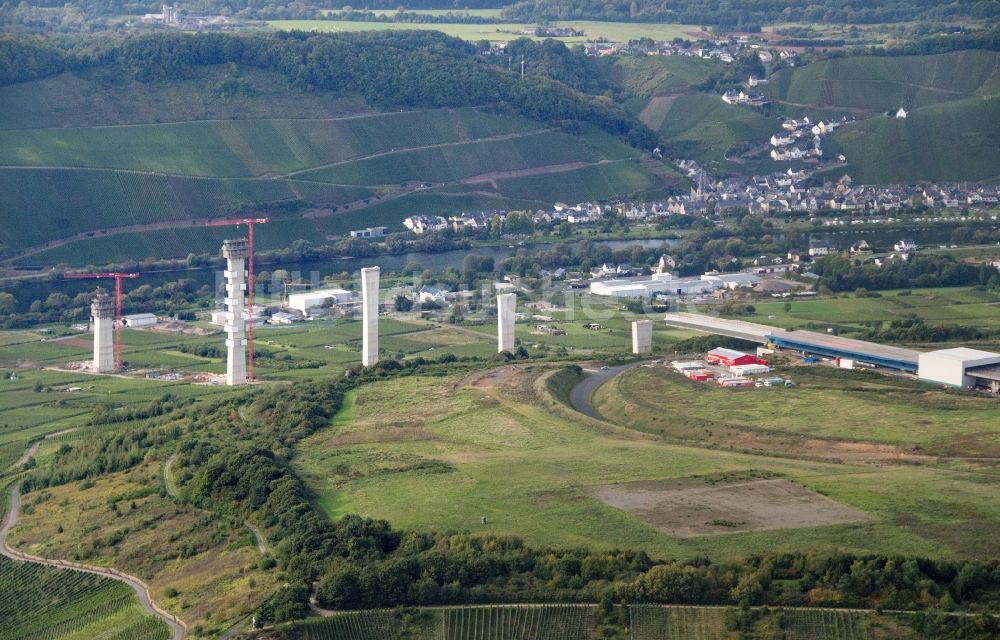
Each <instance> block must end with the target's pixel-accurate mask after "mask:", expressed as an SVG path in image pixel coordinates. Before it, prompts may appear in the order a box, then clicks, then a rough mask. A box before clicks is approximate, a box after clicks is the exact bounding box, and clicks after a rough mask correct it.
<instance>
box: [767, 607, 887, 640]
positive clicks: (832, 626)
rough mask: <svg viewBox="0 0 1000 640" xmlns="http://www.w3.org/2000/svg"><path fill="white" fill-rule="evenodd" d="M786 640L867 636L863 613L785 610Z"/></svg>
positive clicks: (843, 639)
mask: <svg viewBox="0 0 1000 640" xmlns="http://www.w3.org/2000/svg"><path fill="white" fill-rule="evenodd" d="M785 619H786V621H787V622H786V625H785V629H784V631H785V637H786V638H787V639H788V640H810V638H825V639H827V640H859V639H861V638H868V637H869V633H868V631H867V628H868V627H867V624H866V621H865V614H863V613H862V612H860V611H828V610H813V611H809V610H804V609H799V610H796V611H786V612H785Z"/></svg>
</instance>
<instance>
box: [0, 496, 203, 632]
mask: <svg viewBox="0 0 1000 640" xmlns="http://www.w3.org/2000/svg"><path fill="white" fill-rule="evenodd" d="M20 508H21V492H20V485H19V484H15V485H14V486H13V487H11V489H10V509H9V510H8V511H7V513H6V514H5V516H4V520H3V525H2V526H0V553H2V554H3V555H5V556H7V557H8V558H10V559H11V560H17V561H21V562H33V563H35V564H44V565H48V566H51V567H58V568H60V569H72V570H74V571H80V572H83V573H92V574H95V575H99V576H103V577H105V578H111V579H112V580H118V581H119V582H124V583H125V584H127V585H128V586H130V587H132V590H133V591H135V595H136V596H138V598H139V604H141V605H142V607H143V608H144V609H145V610H146V611H148V612H149V613H151V614H153V615H154V616H156V617H157V618H160V619H161V620H163V621H164V622H166V623H167V625H168V626H169V627H170V628H171V630H173V633H174V636H173V637H174V640H183V638H184V626H183V624H182V623H181V622H180V620H178V619H177V618H176V617H175V616H172V615H170V614H169V613H167V612H165V611H163V610H162V609H160V608H159V607H157V606H156V605H155V604H153V601H152V599H151V598H150V597H149V587H148V586H147V585H146V583H145V582H143V581H142V580H140V579H138V578H136V577H135V576H130V575H128V574H127V573H122V572H120V571H117V570H115V569H102V568H98V567H89V566H86V565H81V564H78V563H76V562H67V561H64V560H47V559H45V558H39V557H38V556H33V555H30V554H27V553H22V552H20V551H18V550H17V549H14V548H12V547H11V546H10V545H8V544H7V534H8V533H9V532H10V530H11V529H12V528H13V527H14V525H15V524H17V512H18V510H20Z"/></svg>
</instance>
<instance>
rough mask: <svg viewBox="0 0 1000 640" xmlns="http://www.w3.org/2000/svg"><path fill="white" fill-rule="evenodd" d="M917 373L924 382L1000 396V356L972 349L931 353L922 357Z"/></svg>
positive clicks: (964, 348) (965, 348)
mask: <svg viewBox="0 0 1000 640" xmlns="http://www.w3.org/2000/svg"><path fill="white" fill-rule="evenodd" d="M917 371H918V373H917V376H918V377H919V378H920V379H921V380H923V381H924V382H932V383H936V384H946V385H949V386H952V387H958V388H961V389H973V388H975V387H985V388H987V389H989V390H990V391H992V392H993V393H1000V353H992V352H990V351H980V350H979V349H970V348H968V347H956V348H954V349H940V350H938V351H929V352H927V353H921V354H920V356H919V360H918V369H917Z"/></svg>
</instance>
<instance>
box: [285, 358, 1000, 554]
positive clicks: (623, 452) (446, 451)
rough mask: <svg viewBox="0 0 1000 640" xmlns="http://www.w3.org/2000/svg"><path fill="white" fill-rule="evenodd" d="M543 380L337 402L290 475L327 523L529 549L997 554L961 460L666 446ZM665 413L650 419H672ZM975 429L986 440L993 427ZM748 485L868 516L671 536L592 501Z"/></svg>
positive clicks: (976, 485)
mask: <svg viewBox="0 0 1000 640" xmlns="http://www.w3.org/2000/svg"><path fill="white" fill-rule="evenodd" d="M525 367H527V368H525ZM544 373H545V371H544V367H542V368H539V367H532V365H523V366H522V367H513V368H507V369H501V370H499V371H497V372H495V373H493V374H491V375H489V376H485V377H482V378H479V377H477V376H471V377H468V378H463V377H449V378H440V377H408V378H403V379H397V380H392V381H386V382H381V383H376V384H373V385H370V386H366V387H364V388H362V389H359V390H358V391H357V392H356V396H355V397H354V399H353V401H352V402H351V403H350V404H349V409H347V410H348V411H349V412H350V416H349V418H347V417H345V418H344V419H342V420H335V422H334V424H335V425H336V427H335V428H333V429H330V430H325V431H323V432H320V433H318V434H316V435H314V436H312V437H310V438H308V439H306V440H305V441H303V442H302V443H301V444H300V445H299V446H298V447H297V454H296V457H295V459H294V461H293V465H294V466H295V468H296V470H297V471H298V472H299V473H300V474H301V476H302V477H303V479H304V480H305V481H306V483H307V485H308V486H309V487H310V489H312V490H313V491H314V492H315V495H316V496H317V501H318V503H319V505H320V506H324V507H326V508H327V510H328V512H329V513H331V515H332V514H334V513H336V514H342V513H360V514H362V515H366V516H371V517H376V518H386V519H387V520H389V521H390V522H392V523H393V524H394V525H397V526H400V527H402V528H412V529H434V530H449V529H453V530H458V531H462V530H471V531H489V532H491V533H498V534H510V535H517V536H520V537H522V538H524V539H525V540H526V542H528V543H529V544H533V545H534V544H537V545H558V546H570V547H572V546H587V547H591V548H596V549H608V548H636V549H642V550H645V551H646V552H648V553H650V555H652V556H654V557H661V558H677V557H691V556H693V555H695V554H699V553H700V554H705V555H707V556H708V557H710V558H713V559H727V558H735V557H743V556H745V555H746V554H748V553H750V554H752V553H774V552H781V551H803V550H816V551H831V550H835V549H836V550H841V551H853V552H861V553H867V552H870V553H881V552H885V553H902V554H918V555H929V556H935V557H942V556H943V557H969V556H971V557H988V556H989V555H990V554H995V553H996V552H997V549H996V548H995V545H993V543H992V542H990V536H989V535H988V534H987V533H986V532H987V531H989V530H991V528H992V527H995V526H996V523H997V521H998V520H1000V510H998V509H994V508H993V506H991V505H992V501H991V500H990V499H989V498H988V496H989V495H991V494H992V493H993V492H994V491H995V488H996V485H995V481H994V480H993V479H992V476H991V475H990V474H989V473H986V472H984V470H982V469H980V468H979V467H978V466H977V465H975V464H973V463H962V462H956V463H952V464H942V465H933V464H927V465H918V466H907V465H897V464H884V465H871V464H866V463H864V462H863V461H854V462H853V463H851V464H845V463H843V462H839V461H833V460H831V461H821V460H816V459H808V458H803V459H797V458H796V457H769V456H767V455H764V456H761V455H752V454H751V452H749V451H747V452H744V450H743V449H742V448H741V447H739V446H732V445H725V444H721V445H715V446H712V447H711V448H709V447H705V446H684V445H681V444H674V443H673V442H671V441H668V440H666V439H664V438H662V437H660V436H657V435H655V434H648V435H647V434H644V433H643V432H642V431H638V430H635V429H631V428H619V427H613V426H610V425H608V424H605V423H600V424H598V423H592V422H591V421H589V420H586V419H581V418H580V417H579V415H578V414H575V413H568V412H569V409H566V408H563V405H562V404H561V403H560V402H559V401H558V400H556V399H554V398H553V397H551V396H550V395H549V393H548V392H547V391H546V390H545V389H544V384H543V383H542V382H540V381H539V377H540V376H541V375H543V374H544ZM928 393H937V394H940V393H941V392H933V391H930V392H928ZM741 397H742V398H746V397H747V396H746V395H742V396H741ZM664 406H665V407H667V408H665V409H664V408H662V407H661V409H660V413H659V414H658V415H659V416H663V415H667V416H669V415H670V413H671V409H670V408H669V405H664ZM945 412H946V411H945V410H941V411H940V413H941V414H944V413H945ZM708 422H709V421H708V420H706V423H708ZM706 426H708V428H711V425H710V424H707V425H706ZM982 430H984V431H986V432H989V433H994V432H995V429H994V428H992V427H990V426H989V424H986V425H985V427H983V428H982ZM970 450H971V451H973V452H974V450H975V449H974V447H970ZM751 472H766V473H773V474H778V475H779V476H781V477H783V478H785V479H787V480H789V481H791V482H794V483H797V484H799V485H801V486H802V487H805V488H807V489H809V490H811V491H813V492H816V493H819V494H821V495H823V496H827V497H828V498H831V499H833V500H836V501H838V502H841V503H844V504H846V505H849V506H852V507H854V508H857V509H860V510H862V511H864V512H865V513H867V514H868V515H869V516H870V519H869V520H867V521H864V522H856V523H850V524H840V525H832V526H820V527H807V528H799V529H777V530H769V531H755V532H748V533H732V534H725V535H709V536H701V537H691V538H676V537H673V536H670V535H667V534H665V533H662V532H660V531H659V530H658V529H656V528H654V527H653V526H651V525H649V524H646V523H644V522H642V521H641V520H639V519H638V518H635V517H632V516H629V515H627V514H626V513H625V512H623V511H619V510H618V509H615V508H612V507H610V506H607V505H605V504H603V503H602V502H600V501H598V500H597V499H595V498H594V497H592V496H591V494H590V492H589V490H588V488H589V487H592V486H595V485H609V484H616V483H624V482H635V481H648V480H668V479H685V478H688V479H690V478H694V480H693V481H698V480H697V478H699V477H709V478H711V477H716V476H717V475H721V476H723V477H725V476H726V474H735V475H736V476H737V477H739V476H740V474H745V473H751ZM484 515H485V516H487V517H488V521H489V523H488V524H487V525H485V526H484V525H482V524H481V523H480V517H481V516H484Z"/></svg>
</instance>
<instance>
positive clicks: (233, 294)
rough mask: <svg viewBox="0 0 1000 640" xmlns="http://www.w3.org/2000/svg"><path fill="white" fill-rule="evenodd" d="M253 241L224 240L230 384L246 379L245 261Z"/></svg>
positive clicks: (227, 352) (235, 384) (227, 363)
mask: <svg viewBox="0 0 1000 640" xmlns="http://www.w3.org/2000/svg"><path fill="white" fill-rule="evenodd" d="M249 256H250V244H249V242H248V241H247V240H246V238H239V239H237V240H226V241H224V242H223V243H222V257H223V258H225V259H226V271H225V273H224V275H225V277H226V297H225V300H224V301H225V305H226V324H225V327H224V328H225V331H226V384H227V385H229V386H230V387H233V386H237V385H241V384H246V382H247V323H246V319H245V318H244V316H243V313H244V309H245V307H246V303H245V301H244V296H245V295H246V275H247V274H246V267H245V265H246V260H247V258H248V257H249Z"/></svg>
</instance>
